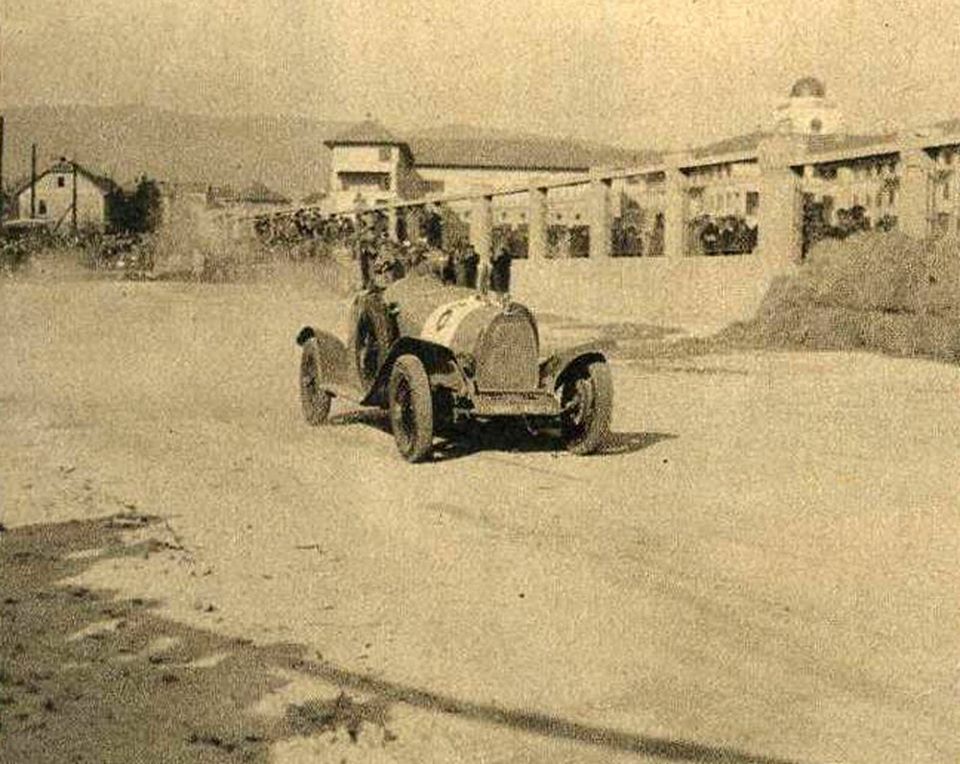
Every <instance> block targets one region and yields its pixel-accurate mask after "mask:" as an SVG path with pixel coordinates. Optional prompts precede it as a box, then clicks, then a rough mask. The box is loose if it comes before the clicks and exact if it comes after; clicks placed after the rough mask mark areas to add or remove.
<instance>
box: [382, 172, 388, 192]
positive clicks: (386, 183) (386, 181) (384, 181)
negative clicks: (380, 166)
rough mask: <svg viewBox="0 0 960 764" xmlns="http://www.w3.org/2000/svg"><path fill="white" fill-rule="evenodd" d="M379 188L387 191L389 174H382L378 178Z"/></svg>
mask: <svg viewBox="0 0 960 764" xmlns="http://www.w3.org/2000/svg"><path fill="white" fill-rule="evenodd" d="M380 188H381V189H382V190H383V191H389V190H390V176H389V175H384V176H383V177H382V178H381V179H380Z"/></svg>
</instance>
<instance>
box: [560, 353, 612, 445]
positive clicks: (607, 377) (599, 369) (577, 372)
mask: <svg viewBox="0 0 960 764" xmlns="http://www.w3.org/2000/svg"><path fill="white" fill-rule="evenodd" d="M560 405H561V407H562V408H563V413H562V414H561V415H560V432H561V437H562V438H563V442H564V444H565V445H566V447H567V450H568V451H570V452H571V453H574V454H578V455H580V456H586V455H587V454H592V453H595V452H596V451H597V449H599V448H600V447H601V446H602V445H603V443H604V441H605V440H606V439H607V436H608V434H609V432H610V419H611V417H612V415H613V377H612V376H611V374H610V367H609V366H608V365H607V362H606V361H591V362H589V363H585V364H582V365H580V366H578V367H576V368H574V369H571V370H570V371H569V372H568V373H567V374H565V375H564V376H563V379H562V382H561V384H560Z"/></svg>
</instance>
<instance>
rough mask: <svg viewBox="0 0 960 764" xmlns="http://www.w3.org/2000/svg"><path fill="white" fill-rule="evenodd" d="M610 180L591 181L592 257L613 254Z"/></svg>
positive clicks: (596, 179)
mask: <svg viewBox="0 0 960 764" xmlns="http://www.w3.org/2000/svg"><path fill="white" fill-rule="evenodd" d="M611 186H612V181H611V180H610V179H609V178H593V179H592V180H591V181H590V257H592V258H602V257H610V255H611V254H612V253H613V246H612V245H613V231H612V230H611V226H612V224H613V218H612V216H611V210H610V189H611Z"/></svg>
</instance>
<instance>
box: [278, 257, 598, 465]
mask: <svg viewBox="0 0 960 764" xmlns="http://www.w3.org/2000/svg"><path fill="white" fill-rule="evenodd" d="M350 327H351V330H350V336H349V338H348V339H347V341H346V342H343V341H341V340H340V339H339V338H338V337H336V336H334V334H331V333H329V332H324V331H321V330H319V329H317V328H315V327H311V326H305V327H303V329H301V330H300V332H299V334H298V335H297V338H296V341H297V344H299V345H300V346H301V348H302V356H301V363H300V398H301V404H302V408H303V415H304V417H305V419H306V421H307V422H308V423H309V424H311V425H321V424H324V423H326V422H327V421H328V417H329V414H330V406H331V401H332V399H333V398H334V397H342V398H344V399H347V400H350V401H354V402H356V403H358V404H360V405H363V406H376V407H380V408H383V409H387V410H388V411H389V416H390V425H391V429H392V431H393V435H394V438H395V440H396V444H397V448H398V449H399V451H400V453H401V454H402V455H403V456H404V458H406V459H407V460H408V461H411V462H416V461H420V460H422V459H424V458H425V457H427V456H428V455H429V454H430V451H431V448H432V445H433V440H434V434H435V432H437V431H439V430H441V429H445V428H446V427H447V426H448V425H451V424H454V423H459V422H462V421H464V420H478V419H493V418H497V417H526V418H528V421H529V420H531V419H532V420H533V421H536V422H541V421H544V420H549V423H552V424H554V425H556V426H558V427H559V430H560V433H561V437H562V439H563V441H564V443H565V444H566V447H567V449H568V450H570V451H572V452H574V453H577V454H590V453H593V452H595V451H596V450H597V449H598V448H599V447H600V446H601V445H602V443H603V441H604V439H605V438H606V435H607V432H608V430H609V426H610V417H611V413H612V408H613V382H612V379H611V375H610V369H609V367H608V365H607V360H606V357H605V355H604V352H603V348H602V347H601V346H600V345H598V344H591V345H580V346H577V347H574V348H570V349H568V350H565V351H562V352H559V353H555V354H553V355H550V356H549V357H547V358H543V359H541V358H540V337H539V332H538V328H537V322H536V320H535V319H534V317H533V315H532V314H531V312H530V311H529V310H528V309H527V308H525V307H524V306H523V305H521V304H519V303H517V302H513V301H511V300H510V299H508V298H506V297H504V296H502V295H497V294H487V293H481V292H478V291H476V290H473V289H469V288H465V287H456V286H449V285H445V284H443V283H441V282H439V281H437V280H436V279H434V278H431V277H428V276H418V275H413V276H408V277H406V278H402V279H400V280H398V281H396V282H394V283H392V284H390V285H389V286H387V287H386V288H385V289H375V288H374V289H365V290H363V291H362V292H360V293H358V294H357V295H356V297H355V298H354V299H353V302H352V309H351V320H350Z"/></svg>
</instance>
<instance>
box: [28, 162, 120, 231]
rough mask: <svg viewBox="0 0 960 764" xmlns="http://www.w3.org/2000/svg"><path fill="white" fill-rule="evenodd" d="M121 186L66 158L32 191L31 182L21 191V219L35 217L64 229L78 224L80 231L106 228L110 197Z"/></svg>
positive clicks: (43, 174) (36, 184)
mask: <svg viewBox="0 0 960 764" xmlns="http://www.w3.org/2000/svg"><path fill="white" fill-rule="evenodd" d="M116 190H117V185H116V184H115V183H114V182H113V181H112V180H110V179H109V178H106V177H103V176H100V175H97V174H95V173H93V172H91V171H90V170H88V169H86V168H85V167H83V166H81V165H79V164H77V163H76V162H69V161H67V160H66V159H64V158H62V157H61V159H60V161H58V162H57V163H56V164H54V165H52V166H51V167H49V168H47V169H46V170H44V171H43V172H42V173H40V174H39V175H38V176H37V179H36V183H35V184H34V185H33V190H32V191H31V184H30V182H29V181H28V182H27V183H26V184H25V185H22V186H21V187H20V188H19V189H18V190H17V203H18V210H19V217H20V218H21V219H24V218H29V217H31V203H30V200H31V195H32V196H33V210H32V212H33V215H32V216H33V217H34V218H35V219H38V220H45V221H47V222H48V223H49V224H50V226H51V227H53V228H57V229H63V228H66V227H69V226H71V225H72V224H73V222H74V214H73V208H74V203H75V204H76V223H77V225H78V226H79V227H84V226H94V227H97V228H101V229H102V228H105V227H106V226H107V223H108V221H109V214H110V201H109V197H110V195H111V194H112V193H113V192H114V191H116Z"/></svg>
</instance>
